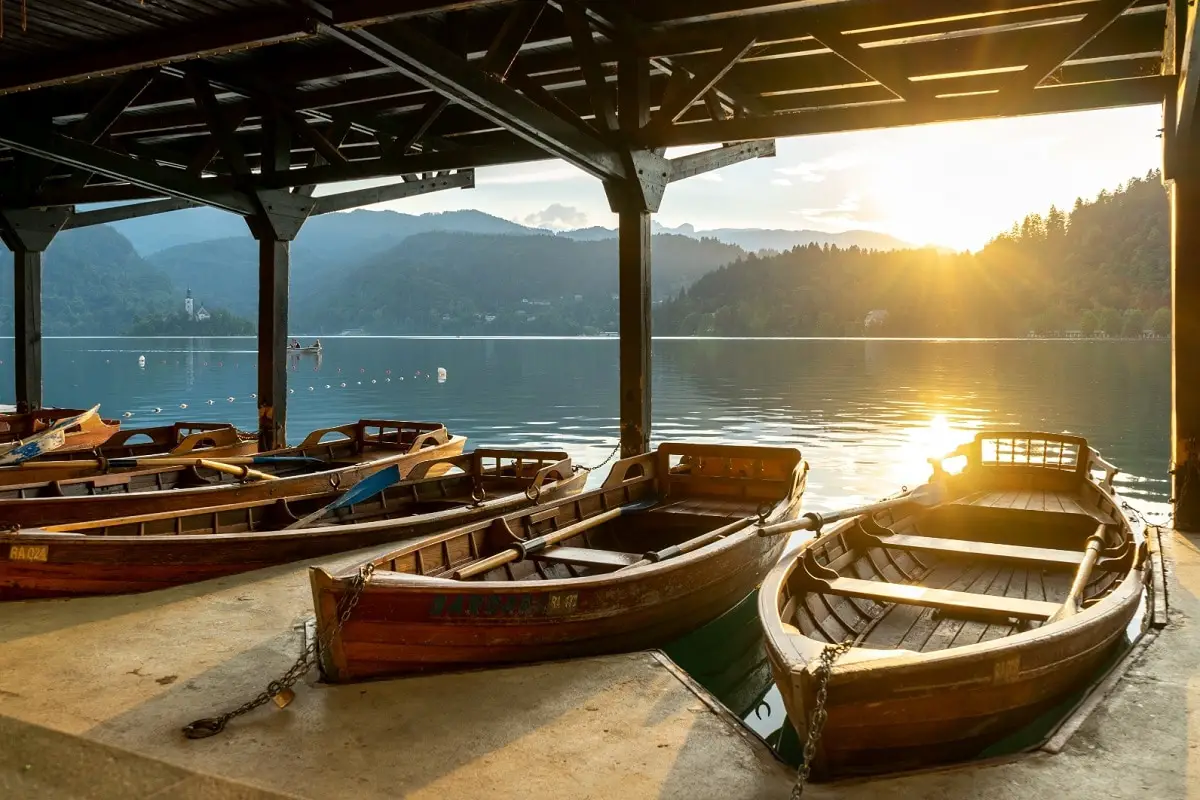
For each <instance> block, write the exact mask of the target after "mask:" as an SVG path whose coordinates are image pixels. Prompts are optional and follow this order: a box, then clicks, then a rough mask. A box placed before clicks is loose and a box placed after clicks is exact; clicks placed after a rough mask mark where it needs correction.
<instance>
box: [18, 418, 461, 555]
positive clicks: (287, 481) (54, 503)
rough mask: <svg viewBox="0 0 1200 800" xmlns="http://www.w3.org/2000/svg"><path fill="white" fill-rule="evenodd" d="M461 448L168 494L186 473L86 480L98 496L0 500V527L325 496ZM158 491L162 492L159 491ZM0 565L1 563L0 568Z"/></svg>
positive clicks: (170, 470) (381, 455)
mask: <svg viewBox="0 0 1200 800" xmlns="http://www.w3.org/2000/svg"><path fill="white" fill-rule="evenodd" d="M465 443H466V437H463V436H453V437H450V438H449V439H448V440H447V441H445V442H443V443H440V444H433V445H431V446H429V447H425V448H423V449H421V450H420V451H418V452H414V453H407V454H397V455H388V454H387V453H386V452H368V454H367V455H366V456H364V458H365V459H370V460H363V461H360V462H359V463H355V464H350V465H346V466H341V467H340V468H338V469H332V470H324V471H321V472H310V473H305V474H300V475H293V476H289V477H281V478H279V479H278V480H273V481H255V482H247V483H229V482H222V483H215V484H212V485H207V486H192V487H188V488H169V485H170V484H169V481H171V480H179V479H180V478H181V476H182V474H183V473H184V472H185V471H186V470H189V469H191V468H190V467H163V468H158V469H154V470H137V471H133V472H122V473H113V474H110V475H103V476H100V477H97V478H93V479H89V481H90V485H91V487H92V488H91V489H90V490H91V491H96V492H104V493H103V494H100V493H97V494H81V495H77V496H70V497H24V498H15V497H5V498H0V524H4V525H13V526H19V527H21V528H30V527H39V526H43V525H52V524H61V523H70V522H87V521H89V520H96V519H111V518H114V517H124V516H135V515H143V514H159V513H164V512H169V511H180V510H184V509H190V508H205V507H208V506H215V505H229V504H233V503H245V502H251V501H255V500H274V499H279V498H283V497H295V496H298V495H303V494H314V493H317V492H325V491H329V489H330V488H331V487H333V486H339V485H348V484H351V483H355V482H357V481H359V480H361V479H362V478H365V477H366V476H368V475H370V474H372V473H374V472H376V471H378V470H380V469H383V468H385V467H389V466H391V465H393V464H396V465H398V466H399V467H400V471H401V473H402V474H404V473H406V472H407V470H409V469H411V468H412V467H413V466H415V465H416V464H417V463H419V462H421V461H426V460H429V459H434V458H445V457H448V456H454V455H458V454H459V453H461V452H462V451H463V446H464V444H465ZM159 486H163V487H165V488H163V489H159V488H158V487H159ZM10 488H11V487H10ZM156 489H157V490H156ZM9 543H10V542H8V540H7V539H5V538H0V559H2V558H4V551H3V549H2V548H3V547H5V546H6V545H7V544H9ZM3 563H4V562H3V561H0V565H2V564H3Z"/></svg>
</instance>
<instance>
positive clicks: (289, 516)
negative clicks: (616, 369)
mask: <svg viewBox="0 0 1200 800" xmlns="http://www.w3.org/2000/svg"><path fill="white" fill-rule="evenodd" d="M434 472H440V473H442V474H441V475H440V476H437V477H431V473H434ZM586 478H587V474H586V473H585V472H577V471H576V470H574V469H572V466H571V459H570V457H569V456H568V455H567V454H566V453H561V452H546V451H537V450H476V451H474V452H472V453H465V454H462V455H458V456H450V457H447V458H442V459H434V460H428V461H422V462H420V463H418V464H417V465H416V466H414V467H413V468H412V470H411V471H410V472H409V473H408V475H407V477H405V478H404V479H403V480H401V481H400V482H398V483H393V484H391V485H388V486H385V487H382V490H381V491H380V492H379V493H378V494H374V495H373V496H367V497H363V498H361V499H359V500H358V501H357V502H352V503H349V504H347V505H346V506H345V507H343V508H338V509H332V510H330V512H329V513H328V514H327V515H318V514H317V513H316V512H319V511H320V510H321V509H325V508H328V507H329V506H330V504H331V503H334V502H335V501H337V500H339V498H343V499H345V495H346V488H348V487H343V488H342V489H341V490H329V491H325V492H319V493H316V494H309V495H304V496H301V497H293V498H280V499H275V500H256V501H252V502H247V503H236V504H232V505H222V506H211V507H207V508H199V509H191V510H185V511H175V512H168V513H164V514H148V515H141V516H132V517H123V518H119V519H108V520H98V521H94V522H84V523H75V524H70V525H59V526H49V527H46V528H42V529H37V528H34V529H27V530H22V531H18V532H16V533H11V534H6V535H3V536H2V538H3V542H0V545H3V546H4V549H5V550H6V551H8V553H9V558H8V559H7V560H4V559H2V558H0V600H24V599H30V598H42V597H77V596H82V595H94V594H119V593H125V592H144V591H150V590H154V589H162V588H166V587H169V586H176V585H179V584H183V583H192V582H195V581H202V580H207V579H209V578H217V577H221V576H224V575H231V574H235V573H239V572H246V571H249V570H253V569H259V568H262V567H268V566H272V565H275V564H281V563H286V562H289V561H297V560H302V559H309V558H316V557H319V556H324V555H328V554H330V553H336V552H340V551H343V550H354V549H358V548H361V547H370V546H375V545H380V544H384V543H387V542H395V541H397V540H402V539H412V538H414V537H423V536H429V535H431V534H434V533H438V532H440V531H444V530H446V529H447V528H451V527H454V526H456V525H462V524H465V523H468V522H472V521H474V520H478V519H483V518H487V517H494V516H497V515H499V514H505V513H508V512H511V511H515V510H517V509H520V508H524V507H528V506H533V505H534V503H535V499H534V498H536V502H540V503H546V502H549V501H551V500H554V499H557V498H560V497H564V496H566V495H569V494H572V493H575V492H578V491H579V490H580V489H582V488H583V484H584V481H585V480H586ZM362 485H363V484H357V486H360V487H361V486H362ZM314 517H315V519H314ZM309 521H311V522H312V524H311V526H309V527H304V523H306V522H309ZM11 551H17V553H18V555H21V554H23V555H24V556H25V557H24V558H13V557H12V552H11ZM34 556H36V557H34Z"/></svg>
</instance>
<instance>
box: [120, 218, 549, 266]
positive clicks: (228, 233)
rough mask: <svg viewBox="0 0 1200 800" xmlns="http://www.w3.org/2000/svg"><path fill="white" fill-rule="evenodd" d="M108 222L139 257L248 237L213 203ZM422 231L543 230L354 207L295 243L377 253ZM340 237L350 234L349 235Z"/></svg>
mask: <svg viewBox="0 0 1200 800" xmlns="http://www.w3.org/2000/svg"><path fill="white" fill-rule="evenodd" d="M112 226H113V227H114V228H116V229H117V231H118V232H120V233H121V234H122V235H123V236H124V237H125V238H127V239H128V240H129V241H130V242H132V243H133V247H134V249H135V250H137V251H138V252H139V253H140V254H142V255H143V256H147V255H150V254H152V253H157V252H159V251H161V250H166V249H167V248H172V247H179V246H182V245H188V244H197V243H202V242H208V241H212V240H214V239H229V238H245V239H249V238H250V230H249V229H248V228H247V227H246V223H245V221H244V220H243V219H242V218H241V217H239V216H238V215H236V214H230V213H227V212H225V211H218V210H216V209H215V208H189V209H185V210H183V211H173V212H171V213H170V214H158V215H156V216H151V217H139V218H137V219H128V220H123V221H121V222H114V223H113V224H112ZM426 231H463V232H466V233H520V234H535V233H536V234H540V233H545V231H541V230H538V229H536V228H527V227H525V226H524V225H518V224H517V223H515V222H509V221H508V220H506V219H500V218H499V217H493V216H492V215H490V214H485V213H483V212H482V211H473V210H466V211H445V212H442V213H430V214H401V213H399V212H397V211H367V210H363V209H359V210H356V211H350V212H345V213H336V214H322V215H321V216H319V217H312V218H311V219H309V220H308V222H306V223H305V224H304V227H303V228H302V229H301V230H300V235H299V237H297V239H296V243H297V244H298V245H301V246H304V247H311V248H312V249H313V250H316V251H321V252H322V254H325V253H328V252H330V251H332V250H344V248H345V247H346V245H347V243H348V241H352V242H353V244H354V245H355V246H364V245H365V246H366V247H368V248H369V249H373V250H374V251H375V252H380V251H382V250H386V249H387V248H388V247H391V246H392V245H393V244H395V243H396V242H398V241H400V240H401V239H403V238H404V237H406V236H412V235H413V234H414V233H424V232H426ZM345 237H353V239H352V240H348V239H347V238H345ZM376 243H378V244H376Z"/></svg>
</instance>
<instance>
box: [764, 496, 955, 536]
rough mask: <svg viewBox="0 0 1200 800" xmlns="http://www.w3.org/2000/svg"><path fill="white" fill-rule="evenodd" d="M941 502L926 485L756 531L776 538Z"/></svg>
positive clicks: (809, 513)
mask: <svg viewBox="0 0 1200 800" xmlns="http://www.w3.org/2000/svg"><path fill="white" fill-rule="evenodd" d="M940 502H941V491H940V490H939V489H938V488H937V486H936V484H926V486H925V487H923V489H914V490H913V491H911V492H908V493H907V494H902V495H900V496H898V497H892V498H889V499H887V500H880V501H879V502H878V503H868V504H867V505H865V506H854V507H853V508H843V509H842V510H840V511H827V512H825V513H824V514H822V513H819V512H816V511H809V512H808V513H807V514H804V515H803V516H801V517H800V518H799V519H792V520H787V521H786V522H776V523H775V524H774V525H764V526H763V527H761V528H759V529H758V533H759V535H760V536H778V535H780V534H784V533H792V532H794V531H819V530H821V528H823V527H825V526H826V525H828V524H829V523H831V522H841V521H842V520H844V519H850V518H851V517H861V516H862V515H863V514H878V513H879V512H880V511H887V510H888V509H889V508H895V507H896V506H903V505H908V504H910V503H918V504H920V505H923V506H926V507H929V506H935V505H937V504H938V503H940Z"/></svg>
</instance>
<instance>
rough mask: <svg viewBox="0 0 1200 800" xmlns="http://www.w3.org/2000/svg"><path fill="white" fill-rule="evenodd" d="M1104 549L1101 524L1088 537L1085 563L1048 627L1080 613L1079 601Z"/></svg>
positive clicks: (1084, 556) (1084, 552)
mask: <svg viewBox="0 0 1200 800" xmlns="http://www.w3.org/2000/svg"><path fill="white" fill-rule="evenodd" d="M1103 547H1104V525H1103V524H1101V525H1100V526H1099V527H1097V528H1096V532H1095V533H1093V534H1092V535H1091V536H1089V537H1088V540H1087V549H1085V550H1084V551H1083V561H1081V562H1080V563H1079V569H1077V570H1075V580H1074V581H1072V583H1071V590H1070V591H1069V592H1067V597H1066V599H1065V600H1063V604H1062V608H1060V609H1059V610H1058V613H1056V614H1055V615H1054V616H1052V617H1050V618H1049V619H1048V620H1046V624H1047V625H1049V624H1050V623H1051V622H1058V621H1059V620H1060V619H1068V618H1070V617H1073V616H1075V615H1076V614H1078V613H1079V600H1080V598H1082V597H1083V590H1084V589H1085V588H1087V585H1088V581H1090V580H1091V579H1092V569H1093V568H1094V567H1095V566H1096V562H1097V561H1098V560H1099V559H1100V551H1101V549H1103Z"/></svg>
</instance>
